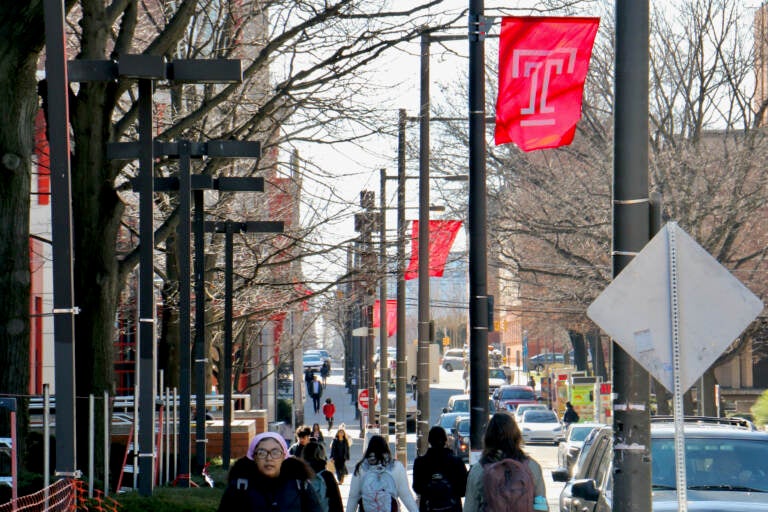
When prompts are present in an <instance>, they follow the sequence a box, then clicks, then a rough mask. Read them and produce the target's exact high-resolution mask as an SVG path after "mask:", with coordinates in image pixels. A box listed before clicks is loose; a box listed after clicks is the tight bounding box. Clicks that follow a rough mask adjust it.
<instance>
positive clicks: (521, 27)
mask: <svg viewBox="0 0 768 512" xmlns="http://www.w3.org/2000/svg"><path fill="white" fill-rule="evenodd" d="M599 23H600V19H599V18H556V17H505V18H503V20H502V22H501V38H500V41H499V96H498V98H497V100H496V134H495V136H496V144H497V145H499V144H505V143H507V142H514V143H515V144H517V146H518V147H520V149H522V150H523V151H533V150H535V149H545V148H556V147H558V146H565V145H568V144H570V143H571V141H573V135H574V133H576V123H578V122H579V118H581V100H582V92H583V88H584V80H585V79H586V77H587V70H588V69H589V59H590V57H591V56H592V43H593V42H594V40H595V34H597V27H598V24H599Z"/></svg>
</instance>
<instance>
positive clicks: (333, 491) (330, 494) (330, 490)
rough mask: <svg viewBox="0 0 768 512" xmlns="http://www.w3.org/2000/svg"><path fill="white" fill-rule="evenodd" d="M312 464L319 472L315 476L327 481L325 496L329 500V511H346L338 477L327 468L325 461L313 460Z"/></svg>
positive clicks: (316, 471)
mask: <svg viewBox="0 0 768 512" xmlns="http://www.w3.org/2000/svg"><path fill="white" fill-rule="evenodd" d="M310 466H311V467H312V469H313V470H314V471H315V473H316V474H317V476H316V477H315V478H317V477H318V476H319V477H320V478H322V479H323V481H324V482H325V497H326V498H327V500H328V512H344V504H343V503H342V501H341V491H339V483H338V482H337V481H336V477H335V476H333V473H331V472H330V471H328V470H326V469H325V462H323V461H313V462H311V463H310ZM321 498H322V496H321Z"/></svg>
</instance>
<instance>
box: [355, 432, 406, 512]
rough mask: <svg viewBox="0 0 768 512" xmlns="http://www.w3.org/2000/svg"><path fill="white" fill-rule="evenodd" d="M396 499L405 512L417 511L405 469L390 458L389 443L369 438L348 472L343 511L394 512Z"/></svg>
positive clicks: (380, 437) (397, 505)
mask: <svg viewBox="0 0 768 512" xmlns="http://www.w3.org/2000/svg"><path fill="white" fill-rule="evenodd" d="M398 499H399V500H400V501H401V502H402V503H403V505H404V506H405V508H406V509H407V510H408V512H418V510H419V507H418V505H416V500H415V499H414V498H413V494H411V489H410V488H409V487H408V474H407V473H406V472H405V467H403V465H402V464H401V463H400V461H398V460H395V459H393V458H392V453H391V452H390V451H389V444H387V441H386V440H385V439H384V438H383V437H382V436H379V435H374V436H371V438H370V439H369V440H368V447H367V448H366V450H365V453H364V454H363V458H362V460H361V461H360V462H358V463H357V465H356V466H355V470H354V471H353V473H352V482H351V484H350V489H349V498H348V500H347V512H356V511H357V510H358V507H359V510H360V511H361V512H397V511H398V510H399V509H400V506H399V504H398Z"/></svg>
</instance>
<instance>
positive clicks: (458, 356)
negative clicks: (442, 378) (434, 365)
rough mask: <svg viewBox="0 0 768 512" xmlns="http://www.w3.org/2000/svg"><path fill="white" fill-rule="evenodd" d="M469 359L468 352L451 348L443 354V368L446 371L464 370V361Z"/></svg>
mask: <svg viewBox="0 0 768 512" xmlns="http://www.w3.org/2000/svg"><path fill="white" fill-rule="evenodd" d="M468 357H469V354H468V353H467V351H466V350H464V349H461V348H449V349H448V350H446V351H445V353H444V354H443V362H442V364H441V366H442V367H443V369H445V371H448V372H452V371H453V370H462V371H463V370H464V360H465V359H467V358H468Z"/></svg>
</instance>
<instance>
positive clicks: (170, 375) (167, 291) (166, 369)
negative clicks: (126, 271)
mask: <svg viewBox="0 0 768 512" xmlns="http://www.w3.org/2000/svg"><path fill="white" fill-rule="evenodd" d="M176 241H177V238H176V235H175V234H171V235H169V236H168V239H167V240H166V244H165V247H166V252H165V279H164V280H163V305H162V319H161V322H162V328H161V333H162V334H161V335H160V339H159V340H158V353H157V367H158V369H159V370H163V375H164V376H165V377H164V378H165V386H167V387H169V388H174V387H179V382H180V381H179V365H180V362H179V349H180V335H181V332H180V325H179V320H180V319H179V265H178V254H179V252H178V250H177V245H176ZM190 309H191V308H190ZM187 321H189V318H187ZM160 391H162V390H160Z"/></svg>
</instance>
